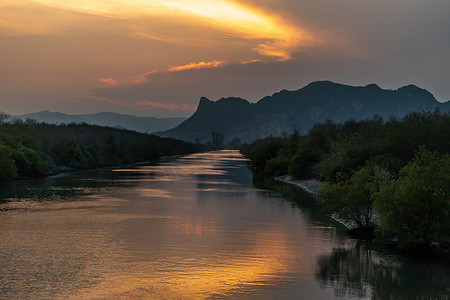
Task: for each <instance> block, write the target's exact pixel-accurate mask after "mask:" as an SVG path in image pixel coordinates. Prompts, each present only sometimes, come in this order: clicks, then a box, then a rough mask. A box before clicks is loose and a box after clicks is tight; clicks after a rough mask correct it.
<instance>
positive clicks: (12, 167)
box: [0, 145, 19, 181]
mask: <svg viewBox="0 0 450 300" xmlns="http://www.w3.org/2000/svg"><path fill="white" fill-rule="evenodd" d="M11 156H12V150H11V148H10V147H8V146H5V145H0V181H4V180H12V179H15V178H17V177H18V176H19V175H18V173H17V167H16V164H15V162H14V160H13V159H12V158H11Z"/></svg>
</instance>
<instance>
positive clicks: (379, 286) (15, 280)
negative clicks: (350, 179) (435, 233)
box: [0, 151, 450, 299]
mask: <svg viewBox="0 0 450 300" xmlns="http://www.w3.org/2000/svg"><path fill="white" fill-rule="evenodd" d="M255 180H256V179H255ZM255 180H253V178H252V174H251V172H250V170H249V169H248V167H247V161H246V160H245V159H244V158H243V157H242V156H241V155H240V154H239V153H238V152H236V151H217V152H210V153H203V154H194V155H189V156H185V157H182V158H179V159H176V160H174V161H172V162H167V163H162V164H159V165H155V166H135V167H127V168H118V169H112V170H106V169H105V170H97V171H90V172H80V173H74V174H70V175H67V176H57V177H52V178H47V179H43V180H36V181H22V182H16V183H14V184H10V185H8V186H3V187H0V196H1V197H2V199H3V200H4V201H6V202H5V203H3V204H1V205H0V209H1V211H0V228H1V231H0V242H1V243H0V270H1V271H0V272H1V273H0V298H1V299H24V298H28V299H43V298H44V299H62V298H69V299H146V298H149V299H217V298H219V299H220V298H226V299H243V298H245V299H334V298H352V297H354V298H363V299H364V298H369V299H370V298H380V299H389V298H391V299H402V298H403V299H411V298H413V299H414V298H427V299H428V298H438V299H439V298H445V297H448V293H449V286H450V280H449V274H450V271H449V268H448V267H447V266H444V265H439V264H435V263H431V262H425V261H416V260H412V259H407V258H404V257H401V256H398V255H397V254H395V253H392V252H389V251H387V250H382V249H374V248H373V247H372V246H370V245H368V244H365V243H361V242H358V241H357V240H354V239H351V238H349V237H348V236H346V235H345V233H344V231H343V230H342V228H341V227H340V226H339V224H336V223H334V221H333V220H331V219H330V218H328V217H326V216H325V215H324V214H323V212H321V211H320V209H319V208H318V207H317V206H316V205H314V201H312V199H311V197H310V196H309V195H308V194H306V193H304V192H302V191H301V190H299V189H297V188H294V187H289V186H287V185H282V184H279V185H278V184H277V185H276V188H271V189H267V182H266V183H264V182H263V183H261V182H260V181H258V180H256V181H255ZM255 186H256V187H255ZM292 200H295V202H293V201H292Z"/></svg>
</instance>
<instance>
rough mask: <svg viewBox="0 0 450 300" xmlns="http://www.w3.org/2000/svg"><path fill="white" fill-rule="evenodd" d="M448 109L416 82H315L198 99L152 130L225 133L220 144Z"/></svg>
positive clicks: (181, 135)
mask: <svg viewBox="0 0 450 300" xmlns="http://www.w3.org/2000/svg"><path fill="white" fill-rule="evenodd" d="M437 107H439V108H440V109H441V110H442V111H448V110H450V102H445V103H440V102H438V101H437V100H436V99H435V98H434V97H433V95H432V94H431V93H430V92H428V91H426V90H424V89H421V88H419V87H417V86H414V85H408V86H405V87H402V88H399V89H397V90H383V89H381V88H380V87H378V86H377V85H376V84H370V85H367V86H364V87H360V86H359V87H354V86H347V85H342V84H337V83H333V82H330V81H318V82H313V83H310V84H309V85H307V86H305V87H304V88H302V89H299V90H296V91H287V90H282V91H280V92H278V93H275V94H273V95H272V96H267V97H264V98H263V99H261V100H260V101H258V102H257V103H250V102H248V101H247V100H244V99H240V98H222V99H220V100H218V101H216V102H213V101H210V100H208V99H207V98H204V97H202V98H201V99H200V103H199V105H198V108H197V111H196V112H195V113H194V114H193V115H192V116H191V117H190V118H189V119H187V120H186V121H184V122H183V123H181V124H180V125H178V126H177V127H175V128H173V129H170V130H167V131H163V132H157V133H156V134H158V135H160V136H163V137H174V138H177V139H181V140H185V141H195V140H196V139H199V140H200V141H201V142H207V141H209V140H210V139H211V132H217V133H222V134H224V139H225V142H230V141H231V140H232V139H234V138H239V139H241V141H243V142H251V141H253V140H255V139H257V138H262V137H266V136H269V135H274V136H281V135H283V134H290V133H292V132H293V130H294V128H296V129H298V130H299V131H300V133H302V134H305V133H306V132H307V131H308V130H309V129H310V128H311V127H312V126H313V125H314V124H315V123H318V122H322V121H324V120H326V119H330V120H332V121H334V122H345V121H347V120H349V119H354V120H362V119H367V118H371V117H372V116H374V115H375V114H378V115H381V116H382V117H383V118H390V117H396V118H401V117H403V116H404V115H406V114H407V113H409V112H412V111H420V110H434V109H435V108H437Z"/></svg>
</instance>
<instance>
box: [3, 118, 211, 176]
mask: <svg viewBox="0 0 450 300" xmlns="http://www.w3.org/2000/svg"><path fill="white" fill-rule="evenodd" d="M205 150H207V146H204V145H197V144H191V143H186V142H182V141H178V140H174V139H164V138H159V137H156V136H152V135H148V134H143V133H138V132H134V131H129V130H123V129H117V128H109V127H101V126H94V125H88V124H67V125H49V124H44V123H37V122H36V121H34V120H27V121H21V120H18V119H13V118H11V117H9V116H8V115H7V114H5V113H0V182H1V181H8V180H12V179H16V178H19V177H41V176H46V175H49V174H55V173H59V172H61V171H63V170H70V169H88V168H93V167H99V166H108V165H119V164H125V163H134V162H140V161H155V160H158V159H159V158H160V157H161V156H168V155H178V154H185V153H193V152H199V151H205Z"/></svg>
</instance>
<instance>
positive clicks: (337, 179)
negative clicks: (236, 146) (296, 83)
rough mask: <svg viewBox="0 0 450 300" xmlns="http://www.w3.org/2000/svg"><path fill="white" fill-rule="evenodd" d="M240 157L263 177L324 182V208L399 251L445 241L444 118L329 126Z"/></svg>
mask: <svg viewBox="0 0 450 300" xmlns="http://www.w3.org/2000/svg"><path fill="white" fill-rule="evenodd" d="M242 152H243V153H244V154H245V155H246V156H247V157H249V158H250V159H251V160H252V164H253V166H254V167H255V168H257V169H259V170H262V171H264V172H265V173H266V174H269V175H281V174H290V175H292V176H293V177H296V178H300V179H309V178H317V179H320V180H322V181H325V182H327V183H326V184H324V186H323V187H322V188H321V190H320V191H319V198H320V199H321V200H322V202H323V204H324V205H325V207H326V208H328V209H329V210H330V211H331V212H332V213H334V214H335V215H337V217H339V218H341V219H343V220H346V221H351V222H353V223H355V224H356V225H358V226H359V227H360V228H372V229H373V228H376V231H377V233H378V236H379V237H386V238H389V239H390V240H396V241H397V242H398V246H399V247H400V248H412V247H416V246H418V245H430V243H431V242H440V241H450V237H449V234H448V232H450V223H449V220H450V218H449V212H450V175H449V174H450V159H449V152H450V116H449V114H448V113H442V112H440V111H439V110H436V111H434V112H429V111H424V112H420V113H411V114H408V115H407V116H405V117H404V118H403V119H401V120H396V119H391V120H387V121H385V120H383V119H382V118H381V117H379V116H375V117H373V118H372V119H369V120H364V121H359V122H356V121H353V120H350V121H347V122H346V123H344V124H334V123H333V122H331V121H326V122H324V123H321V124H317V125H316V126H314V127H313V128H312V129H311V130H310V131H309V132H308V134H306V135H304V136H298V135H293V136H291V137H286V138H273V137H270V138H266V139H263V140H258V141H256V142H254V143H252V144H250V145H245V146H244V147H243V149H242Z"/></svg>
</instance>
